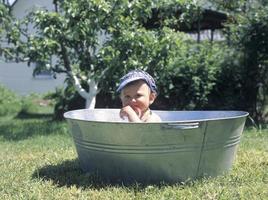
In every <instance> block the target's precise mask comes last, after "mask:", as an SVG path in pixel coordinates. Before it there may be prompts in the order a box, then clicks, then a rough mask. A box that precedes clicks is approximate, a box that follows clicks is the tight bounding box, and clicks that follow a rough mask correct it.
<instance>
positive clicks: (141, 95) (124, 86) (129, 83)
mask: <svg viewBox="0 0 268 200" xmlns="http://www.w3.org/2000/svg"><path fill="white" fill-rule="evenodd" d="M117 92H120V98H121V101H122V106H123V107H122V109H121V110H120V117H121V118H122V119H124V118H125V117H127V118H128V121H129V122H160V121H161V118H160V117H159V116H158V115H157V114H155V113H153V112H152V111H151V110H150V108H149V106H150V105H151V104H152V103H153V102H154V100H155V98H156V96H157V87H156V84H155V81H154V79H153V78H152V77H151V76H150V75H149V74H148V73H147V72H145V71H142V70H132V71H130V72H129V73H127V74H126V75H125V76H123V77H122V78H121V79H120V84H119V87H118V89H117Z"/></svg>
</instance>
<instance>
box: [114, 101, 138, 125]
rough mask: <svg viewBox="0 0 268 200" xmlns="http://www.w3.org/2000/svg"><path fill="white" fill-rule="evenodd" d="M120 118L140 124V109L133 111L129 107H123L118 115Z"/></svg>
mask: <svg viewBox="0 0 268 200" xmlns="http://www.w3.org/2000/svg"><path fill="white" fill-rule="evenodd" d="M119 115H120V117H121V118H122V119H124V118H125V117H127V118H128V121H129V122H140V121H141V120H140V116H141V111H140V109H135V110H134V109H133V108H132V107H131V106H129V105H127V106H124V107H123V108H122V109H121V110H120V113H119Z"/></svg>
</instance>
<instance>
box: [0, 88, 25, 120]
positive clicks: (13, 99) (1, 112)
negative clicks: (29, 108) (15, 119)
mask: <svg viewBox="0 0 268 200" xmlns="http://www.w3.org/2000/svg"><path fill="white" fill-rule="evenodd" d="M0 94H1V95H0V116H7V115H16V114H17V113H18V112H19V111H20V109H21V99H20V97H19V96H17V95H16V94H15V93H14V92H13V91H11V90H9V89H8V88H6V87H5V86H3V85H1V84H0Z"/></svg>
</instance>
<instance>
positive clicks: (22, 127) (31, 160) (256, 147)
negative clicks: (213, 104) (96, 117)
mask: <svg viewBox="0 0 268 200" xmlns="http://www.w3.org/2000/svg"><path fill="white" fill-rule="evenodd" d="M0 197H1V199H5V200H6V199H14V200H15V199H16V200H17V199H49V200H50V199H122V200H125V199H157V200H158V199H208V200H209V199H226V200H227V199H246V200H248V199H250V200H252V199H256V200H259V199H268V130H262V131H261V132H259V131H256V130H246V131H245V132H244V134H243V137H242V141H241V143H240V146H239V151H238V154H237V159H236V161H235V163H234V166H233V169H232V171H231V172H230V173H228V174H226V175H224V176H219V177H217V178H208V179H201V180H197V181H194V182H189V183H186V184H175V185H164V184H161V185H147V186H142V185H139V184H133V185H130V186H124V185H122V184H121V185H120V184H115V185H111V184H108V183H104V182H101V181H100V180H97V179H96V178H95V177H93V176H91V175H90V174H86V173H83V172H82V171H81V169H80V168H79V164H78V160H77V154H76V152H75V147H74V145H73V141H72V138H71V136H70V134H69V131H68V128H67V124H66V123H65V122H54V121H52V120H51V115H50V114H49V113H46V114H40V113H39V114H38V113H37V114H28V115H23V116H19V117H17V118H8V117H7V118H0Z"/></svg>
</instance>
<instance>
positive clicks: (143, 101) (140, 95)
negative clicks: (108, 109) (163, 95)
mask: <svg viewBox="0 0 268 200" xmlns="http://www.w3.org/2000/svg"><path fill="white" fill-rule="evenodd" d="M120 97H121V101H122V105H123V107H124V106H128V105H129V106H131V107H132V108H133V109H134V110H140V111H141V112H142V113H143V112H145V111H146V110H147V109H148V107H149V106H150V105H151V104H152V103H153V102H154V100H155V97H156V95H155V93H152V92H151V90H150V88H149V87H148V85H147V84H146V83H145V82H144V81H143V80H139V81H135V82H134V83H131V84H130V85H127V86H125V87H124V88H123V89H122V91H121V96H120Z"/></svg>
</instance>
